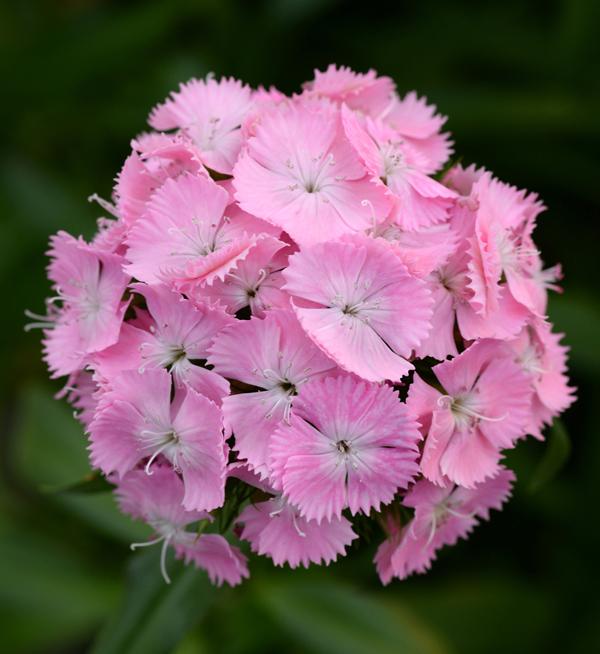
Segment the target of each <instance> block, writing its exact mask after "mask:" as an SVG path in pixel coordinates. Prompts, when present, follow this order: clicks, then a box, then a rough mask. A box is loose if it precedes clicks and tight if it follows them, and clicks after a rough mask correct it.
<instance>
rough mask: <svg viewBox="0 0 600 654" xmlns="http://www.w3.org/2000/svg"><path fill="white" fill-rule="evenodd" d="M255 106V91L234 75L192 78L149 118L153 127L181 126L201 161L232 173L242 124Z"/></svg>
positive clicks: (213, 167)
mask: <svg viewBox="0 0 600 654" xmlns="http://www.w3.org/2000/svg"><path fill="white" fill-rule="evenodd" d="M251 109H252V91H251V89H250V87H249V86H246V85H244V84H242V83H241V82H239V81H238V80H234V79H233V78H221V79H220V80H219V81H217V80H215V79H214V78H212V77H210V76H209V77H207V78H206V79H204V80H197V79H192V80H190V81H189V82H188V83H187V84H182V85H181V86H180V87H179V91H177V92H175V93H172V94H171V97H170V98H168V99H167V100H166V101H165V102H164V103H163V104H159V105H158V106H157V107H155V108H154V109H153V111H152V113H151V114H150V117H149V119H148V122H149V123H150V125H151V126H152V127H154V129H158V130H161V131H162V130H170V129H180V130H181V131H182V132H183V133H184V134H185V135H186V136H188V137H189V138H190V139H191V140H192V142H193V143H194V145H195V146H196V148H198V150H199V152H200V157H201V159H202V162H203V163H204V165H205V166H207V167H208V168H210V169H212V170H215V171H217V172H219V173H225V174H230V173H231V171H232V170H233V166H234V164H235V162H236V159H237V157H238V154H239V152H240V148H241V147H242V132H241V129H240V128H241V125H242V123H243V122H244V119H245V118H246V116H247V115H248V113H249V112H250V111H251Z"/></svg>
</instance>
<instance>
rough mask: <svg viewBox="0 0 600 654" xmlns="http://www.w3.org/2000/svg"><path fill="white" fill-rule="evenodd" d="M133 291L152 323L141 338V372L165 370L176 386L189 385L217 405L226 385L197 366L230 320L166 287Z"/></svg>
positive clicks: (139, 287)
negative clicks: (144, 304) (140, 296)
mask: <svg viewBox="0 0 600 654" xmlns="http://www.w3.org/2000/svg"><path fill="white" fill-rule="evenodd" d="M132 288H133V290H134V291H135V292H136V293H139V294H140V295H142V296H143V297H144V298H145V300H146V306H147V307H148V313H149V314H150V317H151V318H152V320H153V322H152V323H151V324H150V325H149V327H148V331H143V332H142V334H141V335H140V339H139V340H140V344H139V352H140V358H141V368H140V369H141V370H145V369H147V368H148V369H150V368H167V369H168V370H169V372H171V373H172V374H173V379H174V380H175V383H176V384H177V385H178V386H181V385H187V386H190V387H191V388H193V389H194V390H195V391H197V392H198V393H200V394H201V395H204V396H205V397H207V398H208V399H209V400H212V401H213V402H215V403H217V404H220V403H221V400H222V399H223V398H224V397H225V396H226V395H228V394H229V384H228V383H227V382H226V381H225V379H223V377H221V376H220V375H218V374H217V373H215V372H213V371H212V370H207V369H206V368H204V367H202V366H201V365H199V364H200V362H201V361H203V360H206V358H207V357H208V351H209V348H210V346H211V345H212V343H213V340H214V339H215V337H216V336H217V334H219V332H221V331H222V330H223V329H224V328H225V327H228V326H229V325H231V324H232V323H233V319H232V318H231V317H230V316H229V315H227V314H226V313H225V312H224V311H223V310H222V309H219V308H217V307H210V306H208V305H207V304H199V303H196V304H193V303H192V302H190V301H189V300H186V299H184V298H183V297H182V296H181V295H180V294H179V293H176V292H173V291H171V290H170V289H169V288H167V287H165V286H148V285H147V284H134V285H133V287H132ZM194 362H196V363H194Z"/></svg>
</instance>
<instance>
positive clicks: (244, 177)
mask: <svg viewBox="0 0 600 654" xmlns="http://www.w3.org/2000/svg"><path fill="white" fill-rule="evenodd" d="M233 179H234V181H233V185H234V187H235V189H236V192H235V197H236V198H237V200H238V201H239V203H240V206H241V207H242V209H244V210H245V211H247V212H249V213H251V214H253V215H255V216H257V217H259V218H263V219H264V220H266V221H268V222H270V223H272V224H274V225H277V226H278V227H280V228H281V229H283V230H285V231H286V232H287V233H288V234H289V235H290V236H291V237H292V238H293V239H294V241H295V242H296V243H297V244H299V245H300V246H306V245H310V244H313V243H318V242H322V241H327V240H330V239H335V238H337V237H339V236H341V235H343V234H350V233H355V232H360V231H363V230H365V229H367V228H368V227H370V226H372V225H373V223H374V222H378V221H380V220H383V218H385V217H386V216H387V214H388V213H389V210H390V207H391V202H390V200H389V199H388V198H387V197H386V194H385V191H384V189H383V188H379V187H377V186H376V185H374V184H372V183H371V182H370V180H369V176H368V175H367V172H366V170H365V168H364V166H363V164H362V163H361V161H360V159H359V158H358V155H356V153H355V152H354V150H353V148H352V146H351V145H350V144H349V142H348V140H347V139H346V137H345V135H344V132H343V128H342V124H341V119H340V114H339V108H338V107H336V106H335V105H333V104H331V103H329V102H301V101H298V102H297V103H295V104H282V105H280V106H278V107H276V108H275V109H273V110H272V111H270V112H268V113H267V114H265V115H264V116H263V118H262V120H261V123H260V125H258V126H257V127H256V134H255V136H252V137H250V138H249V139H248V142H247V147H246V150H245V151H244V152H243V153H242V155H241V156H240V158H239V160H238V162H237V164H236V166H235V169H234V172H233Z"/></svg>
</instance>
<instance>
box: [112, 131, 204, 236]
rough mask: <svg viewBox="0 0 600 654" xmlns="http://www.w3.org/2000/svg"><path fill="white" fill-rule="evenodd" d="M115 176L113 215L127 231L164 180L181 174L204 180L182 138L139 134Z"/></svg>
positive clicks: (196, 158) (195, 154)
mask: <svg viewBox="0 0 600 654" xmlns="http://www.w3.org/2000/svg"><path fill="white" fill-rule="evenodd" d="M131 145H132V148H133V152H132V153H131V154H130V155H129V157H127V159H126V160H125V163H124V164H123V168H122V169H121V172H120V173H119V174H118V176H117V180H116V185H115V196H116V203H117V207H116V209H117V214H118V215H119V216H120V218H121V219H122V220H123V222H124V223H125V224H126V225H127V226H129V227H131V225H133V224H134V223H135V221H136V220H137V219H138V218H140V217H141V216H142V215H143V213H144V211H145V208H146V204H147V203H148V201H149V200H150V198H151V197H152V194H153V193H154V192H155V191H156V190H157V189H159V188H160V187H161V186H162V185H163V184H164V183H165V181H166V180H167V179H174V178H177V177H178V176H179V175H181V174H182V173H184V172H189V173H193V174H194V175H201V176H204V177H208V173H207V172H206V170H205V169H204V167H203V166H202V163H201V161H200V159H199V154H198V152H197V151H196V150H195V148H194V146H193V145H192V144H191V143H190V142H188V141H186V140H185V139H183V138H176V137H174V136H170V135H167V134H143V135H141V136H140V137H138V139H137V140H134V141H132V143H131Z"/></svg>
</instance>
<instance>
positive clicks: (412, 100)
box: [383, 91, 452, 174]
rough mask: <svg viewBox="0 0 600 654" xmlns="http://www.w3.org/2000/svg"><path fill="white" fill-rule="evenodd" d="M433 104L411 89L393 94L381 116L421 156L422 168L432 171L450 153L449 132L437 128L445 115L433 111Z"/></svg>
mask: <svg viewBox="0 0 600 654" xmlns="http://www.w3.org/2000/svg"><path fill="white" fill-rule="evenodd" d="M436 111H437V109H436V107H435V105H428V104H427V101H426V99H425V98H419V97H418V96H417V94H416V93H415V92H414V91H411V92H410V93H407V94H406V95H405V96H404V98H402V99H400V98H398V97H396V98H395V99H394V101H393V102H392V103H391V104H390V105H389V106H388V109H387V110H386V112H385V113H384V115H383V117H384V119H385V122H386V123H387V124H388V125H390V127H392V128H393V129H394V130H396V132H398V134H400V135H401V136H402V137H403V139H404V140H405V142H406V143H407V144H408V145H410V146H412V147H413V148H414V149H415V150H416V151H417V152H418V153H419V154H420V155H421V157H423V159H424V160H425V162H427V163H426V164H425V165H423V172H425V173H427V174H431V173H434V172H436V171H437V170H439V169H440V168H441V167H442V166H443V165H444V164H445V163H446V161H447V160H448V157H449V156H450V155H451V154H452V141H451V140H450V135H449V134H448V133H447V132H445V133H441V132H440V130H441V128H442V126H443V125H444V123H445V122H446V117H445V116H441V115H440V114H438V113H436Z"/></svg>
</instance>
